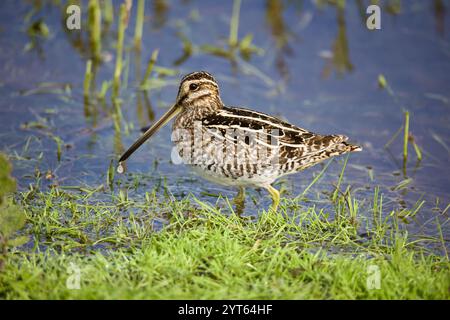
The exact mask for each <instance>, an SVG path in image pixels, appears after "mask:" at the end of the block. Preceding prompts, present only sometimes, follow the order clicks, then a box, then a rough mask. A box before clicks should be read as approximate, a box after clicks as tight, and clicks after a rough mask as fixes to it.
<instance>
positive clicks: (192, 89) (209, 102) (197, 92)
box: [176, 71, 223, 113]
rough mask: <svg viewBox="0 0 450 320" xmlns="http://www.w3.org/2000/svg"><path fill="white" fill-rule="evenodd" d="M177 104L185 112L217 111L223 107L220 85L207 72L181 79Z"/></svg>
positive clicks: (193, 73)
mask: <svg viewBox="0 0 450 320" xmlns="http://www.w3.org/2000/svg"><path fill="white" fill-rule="evenodd" d="M176 104H177V105H178V106H180V107H181V108H182V109H184V110H183V111H186V109H190V111H194V110H195V111H196V112H199V113H203V112H208V111H209V112H210V111H216V110H218V109H220V108H221V107H222V106H223V104H222V101H221V99H220V93H219V85H218V84H217V82H216V80H215V79H214V77H213V76H212V75H211V74H209V73H208V72H205V71H198V72H192V73H189V74H187V75H185V76H184V77H183V78H182V79H181V82H180V87H179V89H178V95H177V100H176Z"/></svg>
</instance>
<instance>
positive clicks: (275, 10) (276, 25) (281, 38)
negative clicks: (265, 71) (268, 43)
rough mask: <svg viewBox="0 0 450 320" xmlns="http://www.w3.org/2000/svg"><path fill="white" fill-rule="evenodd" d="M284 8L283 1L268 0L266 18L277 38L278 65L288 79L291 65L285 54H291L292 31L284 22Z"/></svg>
mask: <svg viewBox="0 0 450 320" xmlns="http://www.w3.org/2000/svg"><path fill="white" fill-rule="evenodd" d="M283 9H284V8H283V1H281V0H267V2H266V20H267V23H268V24H269V26H270V30H271V32H272V36H273V37H274V38H275V43H276V48H277V54H276V55H277V56H276V66H277V69H278V72H279V73H280V74H281V75H282V76H283V78H284V79H288V78H289V67H288V66H287V64H286V60H285V57H284V56H285V55H287V56H289V55H291V54H292V49H291V48H290V47H289V34H290V31H289V29H288V27H287V25H286V23H285V22H284V18H283Z"/></svg>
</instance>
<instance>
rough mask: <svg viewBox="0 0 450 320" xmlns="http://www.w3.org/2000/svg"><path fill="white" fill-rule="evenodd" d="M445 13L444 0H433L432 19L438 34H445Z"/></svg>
mask: <svg viewBox="0 0 450 320" xmlns="http://www.w3.org/2000/svg"><path fill="white" fill-rule="evenodd" d="M445 14H446V7H445V4H444V1H442V0H434V19H435V20H436V31H437V33H438V34H439V35H441V36H442V37H444V35H445Z"/></svg>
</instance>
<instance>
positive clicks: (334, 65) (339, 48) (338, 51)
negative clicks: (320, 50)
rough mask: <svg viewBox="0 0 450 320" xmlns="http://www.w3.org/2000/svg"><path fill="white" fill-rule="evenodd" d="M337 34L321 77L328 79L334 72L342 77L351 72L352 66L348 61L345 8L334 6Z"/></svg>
mask: <svg viewBox="0 0 450 320" xmlns="http://www.w3.org/2000/svg"><path fill="white" fill-rule="evenodd" d="M335 6H336V14H337V23H338V33H337V35H336V39H335V40H334V43H333V47H332V50H333V56H332V57H331V58H330V59H329V60H328V62H327V63H326V65H325V67H324V68H323V70H322V76H323V77H324V78H328V77H329V76H330V74H331V72H332V71H333V70H334V71H335V72H336V73H337V75H338V76H343V75H344V74H345V73H347V72H351V71H353V64H352V62H351V61H350V54H349V49H348V40H347V29H346V24H345V10H344V9H345V8H344V7H343V6H342V5H339V4H335Z"/></svg>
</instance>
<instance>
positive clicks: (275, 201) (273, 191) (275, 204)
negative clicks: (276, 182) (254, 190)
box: [266, 184, 280, 212]
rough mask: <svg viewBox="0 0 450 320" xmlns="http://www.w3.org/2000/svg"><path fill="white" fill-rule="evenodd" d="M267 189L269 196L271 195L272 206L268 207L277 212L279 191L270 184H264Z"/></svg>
mask: <svg viewBox="0 0 450 320" xmlns="http://www.w3.org/2000/svg"><path fill="white" fill-rule="evenodd" d="M266 189H267V191H269V193H270V196H271V197H272V206H271V207H270V208H271V209H272V210H273V212H277V209H278V205H279V204H280V192H279V191H278V190H277V189H275V188H274V187H272V186H271V185H270V184H269V185H268V186H266Z"/></svg>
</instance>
